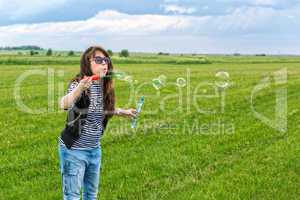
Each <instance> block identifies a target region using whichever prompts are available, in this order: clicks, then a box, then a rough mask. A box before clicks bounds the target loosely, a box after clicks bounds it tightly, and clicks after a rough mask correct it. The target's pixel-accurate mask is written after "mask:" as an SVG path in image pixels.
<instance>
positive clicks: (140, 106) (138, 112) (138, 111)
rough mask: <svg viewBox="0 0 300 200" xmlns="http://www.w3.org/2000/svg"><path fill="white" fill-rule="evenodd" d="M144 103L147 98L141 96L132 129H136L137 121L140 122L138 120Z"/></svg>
mask: <svg viewBox="0 0 300 200" xmlns="http://www.w3.org/2000/svg"><path fill="white" fill-rule="evenodd" d="M144 101H145V98H144V96H141V98H140V100H139V102H138V104H137V107H136V116H135V117H133V118H132V121H131V128H136V125H137V121H138V118H139V114H140V112H141V110H142V107H143V105H144Z"/></svg>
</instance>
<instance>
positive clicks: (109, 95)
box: [71, 46, 115, 128]
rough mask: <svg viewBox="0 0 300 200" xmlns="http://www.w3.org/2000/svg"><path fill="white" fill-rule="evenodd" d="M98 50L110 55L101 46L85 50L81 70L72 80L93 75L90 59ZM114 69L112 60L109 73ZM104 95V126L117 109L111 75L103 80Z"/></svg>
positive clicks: (81, 60) (107, 55)
mask: <svg viewBox="0 0 300 200" xmlns="http://www.w3.org/2000/svg"><path fill="white" fill-rule="evenodd" d="M96 51H100V52H102V53H103V54H104V55H105V56H106V57H109V54H108V53H107V51H106V50H105V49H104V48H102V47H101V46H91V47H89V48H88V49H86V50H85V51H84V53H83V54H82V56H81V59H80V72H79V74H77V75H76V76H75V77H74V78H73V79H72V80H71V82H73V81H77V82H79V81H80V80H81V79H82V78H83V77H84V76H92V75H93V72H92V70H91V63H90V59H91V58H93V57H95V53H96ZM112 71H113V64H112V62H110V63H108V73H110V72H112ZM103 95H104V99H103V100H104V112H105V117H104V121H103V123H104V128H105V127H106V124H107V122H108V120H109V119H110V118H111V117H112V116H113V111H114V110H115V90H114V84H113V80H112V78H111V77H110V76H108V77H107V78H105V79H104V81H103Z"/></svg>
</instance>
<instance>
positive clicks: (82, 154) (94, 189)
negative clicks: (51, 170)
mask: <svg viewBox="0 0 300 200" xmlns="http://www.w3.org/2000/svg"><path fill="white" fill-rule="evenodd" d="M58 148H59V157H60V171H61V175H62V191H63V197H64V200H79V199H80V193H81V191H82V190H83V191H82V197H83V200H96V199H97V193H98V187H99V178H100V166H101V147H97V148H94V149H83V150H78V149H68V148H67V147H65V146H61V145H59V147H58Z"/></svg>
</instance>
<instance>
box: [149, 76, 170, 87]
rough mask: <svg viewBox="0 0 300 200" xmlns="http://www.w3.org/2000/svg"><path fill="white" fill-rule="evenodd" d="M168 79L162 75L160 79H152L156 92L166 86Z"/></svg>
mask: <svg viewBox="0 0 300 200" xmlns="http://www.w3.org/2000/svg"><path fill="white" fill-rule="evenodd" d="M166 80H167V77H166V76H165V75H163V74H162V75H160V76H159V77H158V78H154V79H152V85H153V87H154V88H155V89H156V90H159V89H160V88H162V87H163V86H165V84H166Z"/></svg>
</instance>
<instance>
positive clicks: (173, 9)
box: [161, 4, 197, 14]
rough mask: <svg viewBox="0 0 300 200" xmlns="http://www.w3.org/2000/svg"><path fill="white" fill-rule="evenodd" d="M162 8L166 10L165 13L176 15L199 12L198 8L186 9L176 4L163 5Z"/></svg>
mask: <svg viewBox="0 0 300 200" xmlns="http://www.w3.org/2000/svg"><path fill="white" fill-rule="evenodd" d="M161 7H162V8H163V9H164V12H165V13H174V14H192V13H194V12H196V10H197V9H196V8H193V7H185V6H180V5H176V4H167V5H161Z"/></svg>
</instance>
